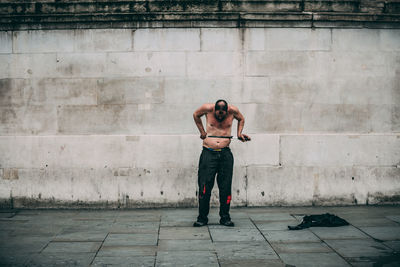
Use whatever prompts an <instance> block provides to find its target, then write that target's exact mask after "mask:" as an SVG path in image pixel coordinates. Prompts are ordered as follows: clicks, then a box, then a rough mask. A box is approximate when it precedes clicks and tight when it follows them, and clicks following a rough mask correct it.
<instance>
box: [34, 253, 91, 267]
mask: <svg viewBox="0 0 400 267" xmlns="http://www.w3.org/2000/svg"><path fill="white" fill-rule="evenodd" d="M95 254H96V253H41V254H37V255H35V256H33V257H32V258H31V260H29V262H28V263H27V266H89V264H90V263H91V262H92V260H93V258H94V256H95Z"/></svg>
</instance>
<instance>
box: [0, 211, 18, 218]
mask: <svg viewBox="0 0 400 267" xmlns="http://www.w3.org/2000/svg"><path fill="white" fill-rule="evenodd" d="M14 215H15V213H9V212H0V218H11V217H13V216H14Z"/></svg>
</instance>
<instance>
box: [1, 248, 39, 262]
mask: <svg viewBox="0 0 400 267" xmlns="http://www.w3.org/2000/svg"><path fill="white" fill-rule="evenodd" d="M34 255H37V253H32V252H28V251H18V250H7V251H4V252H3V251H1V249H0V266H29V265H26V263H27V262H28V261H29V260H30V259H31V258H32V257H33V256H34Z"/></svg>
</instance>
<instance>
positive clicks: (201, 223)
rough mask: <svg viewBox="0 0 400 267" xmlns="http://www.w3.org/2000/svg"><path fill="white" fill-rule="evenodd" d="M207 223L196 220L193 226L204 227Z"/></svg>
mask: <svg viewBox="0 0 400 267" xmlns="http://www.w3.org/2000/svg"><path fill="white" fill-rule="evenodd" d="M205 225H207V223H206V222H199V221H197V222H194V224H193V227H202V226H205Z"/></svg>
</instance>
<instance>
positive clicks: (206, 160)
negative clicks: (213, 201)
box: [193, 100, 250, 227]
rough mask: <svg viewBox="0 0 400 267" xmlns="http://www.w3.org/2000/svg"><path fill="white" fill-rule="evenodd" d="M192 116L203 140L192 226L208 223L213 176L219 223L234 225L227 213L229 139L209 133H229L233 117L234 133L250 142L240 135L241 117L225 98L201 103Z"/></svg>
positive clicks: (229, 198)
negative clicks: (204, 125)
mask: <svg viewBox="0 0 400 267" xmlns="http://www.w3.org/2000/svg"><path fill="white" fill-rule="evenodd" d="M203 115H206V124H207V128H206V129H207V131H205V130H204V127H203V123H202V121H201V117H202V116H203ZM193 118H194V121H195V123H196V126H197V128H198V129H199V131H200V138H201V139H203V151H202V152H201V156H200V162H199V173H198V183H199V216H198V217H197V221H196V222H195V223H194V224H193V226H194V227H200V226H204V225H207V223H208V218H207V216H208V212H209V210H210V197H211V191H212V188H213V187H214V180H215V175H216V174H217V183H218V188H219V202H220V211H219V215H220V217H221V219H220V221H219V223H220V224H222V225H225V226H234V223H233V222H232V221H231V217H230V216H229V206H230V202H231V199H232V197H231V186H232V173H233V155H232V152H231V150H230V149H229V144H230V142H231V139H230V138H214V137H207V135H209V136H226V137H230V136H231V129H232V123H233V119H237V120H238V127H237V136H238V138H239V139H240V140H241V141H242V142H246V141H250V137H249V136H247V135H245V134H242V130H243V126H244V117H243V115H242V114H241V113H240V111H239V109H238V108H237V107H235V106H232V105H228V103H226V101H225V100H218V101H217V102H216V103H215V104H204V105H202V106H201V107H200V108H199V109H197V110H196V111H195V112H194V113H193Z"/></svg>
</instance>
